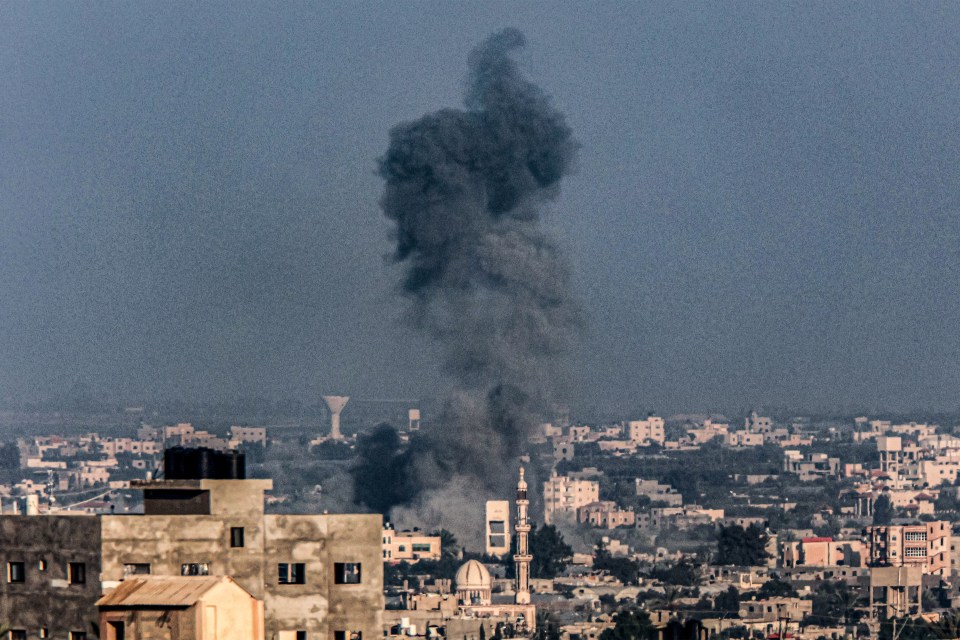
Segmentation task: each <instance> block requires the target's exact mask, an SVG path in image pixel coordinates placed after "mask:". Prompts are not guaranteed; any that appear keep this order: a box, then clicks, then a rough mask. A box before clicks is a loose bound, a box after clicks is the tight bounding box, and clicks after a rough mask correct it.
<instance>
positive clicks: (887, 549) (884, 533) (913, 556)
mask: <svg viewBox="0 0 960 640" xmlns="http://www.w3.org/2000/svg"><path fill="white" fill-rule="evenodd" d="M864 536H865V541H866V545H867V557H868V559H869V560H868V562H869V564H870V566H872V567H884V566H886V567H919V568H920V569H921V570H922V571H923V573H927V574H932V575H937V576H941V577H948V576H949V575H950V564H951V562H950V546H951V541H950V537H951V534H950V523H949V522H946V521H943V520H938V521H935V522H922V523H919V524H914V525H873V526H869V527H867V528H866V529H865V530H864Z"/></svg>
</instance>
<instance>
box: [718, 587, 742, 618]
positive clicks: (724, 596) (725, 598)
mask: <svg viewBox="0 0 960 640" xmlns="http://www.w3.org/2000/svg"><path fill="white" fill-rule="evenodd" d="M713 610H714V611H717V612H722V613H724V614H726V615H727V617H730V616H735V615H739V613H740V592H739V591H737V588H736V587H733V586H731V587H727V590H726V591H721V592H720V593H718V594H717V597H716V598H714V599H713Z"/></svg>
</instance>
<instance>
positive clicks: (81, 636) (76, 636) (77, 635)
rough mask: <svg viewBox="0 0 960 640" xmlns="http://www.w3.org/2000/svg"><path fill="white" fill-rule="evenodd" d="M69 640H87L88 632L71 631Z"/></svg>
mask: <svg viewBox="0 0 960 640" xmlns="http://www.w3.org/2000/svg"><path fill="white" fill-rule="evenodd" d="M69 640H87V632H86V631H71V632H70V636H69Z"/></svg>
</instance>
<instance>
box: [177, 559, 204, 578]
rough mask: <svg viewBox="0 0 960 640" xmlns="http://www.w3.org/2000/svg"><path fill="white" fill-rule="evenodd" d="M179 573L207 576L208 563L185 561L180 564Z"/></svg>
mask: <svg viewBox="0 0 960 640" xmlns="http://www.w3.org/2000/svg"><path fill="white" fill-rule="evenodd" d="M180 575H182V576H208V575H210V565H209V564H208V563H206V562H187V563H185V564H182V565H180Z"/></svg>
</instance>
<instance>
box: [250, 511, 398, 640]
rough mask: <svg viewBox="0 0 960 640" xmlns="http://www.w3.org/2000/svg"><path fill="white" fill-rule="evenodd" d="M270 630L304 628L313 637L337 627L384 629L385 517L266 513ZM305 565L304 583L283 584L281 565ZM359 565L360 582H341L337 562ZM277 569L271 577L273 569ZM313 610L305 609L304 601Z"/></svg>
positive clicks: (370, 632) (374, 632)
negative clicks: (382, 627) (335, 571)
mask: <svg viewBox="0 0 960 640" xmlns="http://www.w3.org/2000/svg"><path fill="white" fill-rule="evenodd" d="M265 520H266V523H267V524H266V529H267V539H268V546H267V552H266V567H267V568H266V569H265V573H266V575H267V581H266V595H265V598H264V600H265V605H266V612H267V620H266V634H267V637H268V638H273V637H275V634H277V635H278V634H279V633H280V632H282V631H290V630H304V631H307V636H308V638H310V637H311V636H313V635H314V634H319V635H318V636H317V637H320V638H332V637H333V632H334V631H360V632H362V633H363V635H364V637H378V636H379V635H380V633H381V623H380V618H381V611H382V610H383V560H382V558H381V551H380V549H381V535H382V532H383V518H382V516H380V515H379V514H371V515H319V516H302V515H272V516H266V518H265ZM294 562H296V563H300V562H302V563H304V565H305V570H306V580H305V584H302V585H295V584H279V583H278V580H277V576H276V573H277V571H276V569H277V565H278V564H279V563H294ZM340 562H344V563H346V562H350V563H353V562H355V563H360V566H361V573H360V575H361V582H360V584H336V582H335V576H334V565H335V564H336V563H340ZM271 571H272V572H273V575H271V573H270V572H271ZM305 602H308V603H309V609H308V610H306V611H305V610H304V606H303V605H304V603H305Z"/></svg>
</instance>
